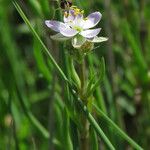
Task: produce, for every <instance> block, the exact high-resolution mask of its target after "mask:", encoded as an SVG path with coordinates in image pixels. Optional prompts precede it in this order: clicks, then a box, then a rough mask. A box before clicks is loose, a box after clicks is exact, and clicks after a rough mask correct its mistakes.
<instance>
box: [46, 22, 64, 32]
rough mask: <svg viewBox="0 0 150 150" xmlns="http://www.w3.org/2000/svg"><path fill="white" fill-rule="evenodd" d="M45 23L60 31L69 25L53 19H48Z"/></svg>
mask: <svg viewBox="0 0 150 150" xmlns="http://www.w3.org/2000/svg"><path fill="white" fill-rule="evenodd" d="M45 24H46V25H47V27H49V28H51V29H52V30H54V31H56V32H60V30H61V29H64V28H66V27H67V25H66V24H64V23H62V22H60V21H53V20H46V21H45Z"/></svg>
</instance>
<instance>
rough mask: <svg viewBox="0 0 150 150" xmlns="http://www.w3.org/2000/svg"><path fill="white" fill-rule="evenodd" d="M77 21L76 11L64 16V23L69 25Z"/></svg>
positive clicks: (70, 11)
mask: <svg viewBox="0 0 150 150" xmlns="http://www.w3.org/2000/svg"><path fill="white" fill-rule="evenodd" d="M66 13H68V12H66ZM74 19H75V15H74V10H72V9H71V10H69V13H68V15H67V16H66V15H64V22H65V23H68V22H72V21H73V20H74Z"/></svg>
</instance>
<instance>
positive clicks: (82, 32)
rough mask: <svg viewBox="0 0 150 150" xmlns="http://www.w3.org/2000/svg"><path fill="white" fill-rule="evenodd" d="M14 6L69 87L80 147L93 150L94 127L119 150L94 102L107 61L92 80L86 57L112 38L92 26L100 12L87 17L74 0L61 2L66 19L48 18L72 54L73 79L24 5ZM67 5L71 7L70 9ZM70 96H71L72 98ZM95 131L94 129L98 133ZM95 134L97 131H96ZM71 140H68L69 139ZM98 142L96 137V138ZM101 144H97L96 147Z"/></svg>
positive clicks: (98, 18) (70, 61)
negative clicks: (98, 116) (96, 115)
mask: <svg viewBox="0 0 150 150" xmlns="http://www.w3.org/2000/svg"><path fill="white" fill-rule="evenodd" d="M13 4H14V6H15V7H16V9H17V11H18V12H19V14H20V15H21V17H22V18H23V20H24V21H25V23H26V24H27V25H28V27H29V29H30V30H31V32H32V33H33V35H34V37H35V38H36V39H37V40H38V41H39V43H40V44H41V46H42V48H43V50H44V52H46V54H47V55H48V57H49V59H50V61H51V63H52V64H53V66H54V67H55V69H56V70H57V71H58V73H59V75H60V76H61V77H62V79H63V81H64V82H65V83H66V86H68V95H67V99H68V100H71V96H69V95H72V98H73V104H75V105H73V106H70V105H66V106H65V107H66V108H65V109H64V114H65V115H64V116H65V119H66V120H67V123H66V124H67V127H69V120H68V112H69V114H71V116H73V118H72V119H73V120H75V119H77V120H76V123H78V124H77V126H78V131H79V141H80V142H79V143H80V149H81V150H82V149H84V150H89V149H90V144H89V143H90V142H89V141H90V138H89V134H90V127H92V130H93V129H94V131H96V133H97V135H99V137H100V138H101V139H102V140H103V141H104V143H105V144H106V146H107V147H108V148H109V149H111V150H115V147H114V145H113V144H112V142H111V141H110V140H109V138H108V137H107V136H106V134H105V133H104V131H103V130H102V129H101V127H100V126H99V125H98V123H97V122H96V120H95V119H94V117H93V115H94V114H93V108H96V109H97V107H95V106H94V105H93V99H94V97H93V93H94V92H95V90H96V89H97V87H98V86H99V84H100V83H101V82H102V80H103V79H104V75H105V62H104V59H103V58H102V59H101V61H100V69H101V70H100V72H98V73H96V74H93V75H92V77H91V78H90V79H89V77H88V72H87V70H88V68H87V67H86V66H87V65H86V56H87V55H90V53H91V51H92V50H93V49H94V44H95V43H100V42H104V41H107V40H108V39H107V38H105V37H98V36H97V35H98V34H99V32H100V30H101V29H100V28H96V29H91V28H93V27H95V26H96V25H97V24H98V22H99V21H100V19H101V16H102V15H101V13H100V12H94V13H91V14H90V15H88V16H87V17H84V11H83V10H81V9H79V8H78V7H76V6H72V4H71V3H69V2H65V3H61V7H62V8H63V9H64V8H65V11H64V13H63V19H64V22H59V21H57V20H46V21H45V24H46V26H47V27H49V28H51V29H52V30H54V31H56V32H58V33H57V34H56V35H52V36H51V39H52V40H57V41H63V42H64V43H65V45H66V47H65V48H64V49H66V50H67V53H66V55H68V60H69V66H68V68H69V69H70V78H68V77H67V75H66V74H65V73H64V72H63V71H62V69H61V68H60V67H59V65H58V64H57V63H56V61H55V60H54V58H53V57H52V55H51V54H50V52H49V50H48V49H47V47H46V46H45V44H44V43H43V42H42V40H41V38H40V37H39V35H38V34H37V32H36V31H35V30H34V28H33V27H32V25H31V23H30V21H29V20H28V19H27V17H26V16H25V14H24V12H23V11H22V9H21V8H20V6H19V5H18V4H17V3H16V2H13ZM66 8H67V10H66ZM69 98H70V99H69ZM69 107H72V109H74V110H75V115H74V112H72V111H71V110H70V108H69ZM97 111H98V113H100V114H101V115H102V116H103V118H105V119H106V121H108V123H109V124H110V125H111V126H113V127H114V128H115V130H116V131H118V132H119V133H120V136H121V137H122V138H124V139H125V140H126V141H128V142H129V143H130V144H131V145H132V146H133V148H135V149H137V150H142V148H141V147H140V146H139V145H138V144H136V143H135V142H134V141H133V140H132V139H131V138H129V137H128V136H127V135H126V134H125V133H124V132H123V131H122V130H121V129H119V128H118V127H117V126H116V125H115V124H114V123H113V121H111V120H110V119H109V118H108V117H107V116H106V115H105V114H104V113H103V112H102V111H101V110H99V109H97ZM76 116H77V117H76ZM65 130H66V133H68V131H67V130H68V129H65ZM94 131H93V132H94ZM93 136H94V137H95V134H94V133H93ZM66 138H69V135H68V134H67V135H66ZM67 140H68V139H66V141H67ZM68 141H69V143H68V144H70V146H69V147H68V149H72V145H71V143H70V140H68ZM95 141H96V140H95ZM95 147H97V146H95Z"/></svg>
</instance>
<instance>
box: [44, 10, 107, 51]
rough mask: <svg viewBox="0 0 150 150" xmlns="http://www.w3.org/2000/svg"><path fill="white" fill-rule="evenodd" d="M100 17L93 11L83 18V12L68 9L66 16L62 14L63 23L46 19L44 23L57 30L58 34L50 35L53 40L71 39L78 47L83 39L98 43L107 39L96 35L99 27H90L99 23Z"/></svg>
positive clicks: (99, 14)
mask: <svg viewBox="0 0 150 150" xmlns="http://www.w3.org/2000/svg"><path fill="white" fill-rule="evenodd" d="M101 17H102V15H101V13H100V12H94V13H91V14H90V15H89V16H87V17H86V18H83V14H81V13H78V14H76V13H75V10H69V13H68V16H66V15H64V23H63V22H59V21H55V20H46V21H45V24H46V25H47V27H49V28H51V29H52V30H54V31H56V32H58V34H56V35H53V36H51V38H52V39H53V40H58V41H64V40H68V39H72V44H73V46H74V47H75V48H80V46H81V45H82V44H84V42H85V41H89V42H92V43H99V42H103V41H106V40H107V38H104V37H97V35H98V34H99V32H100V30H101V28H96V29H91V28H93V27H95V26H96V25H97V24H98V23H99V21H100V19H101Z"/></svg>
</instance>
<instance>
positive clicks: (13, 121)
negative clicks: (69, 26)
mask: <svg viewBox="0 0 150 150" xmlns="http://www.w3.org/2000/svg"><path fill="white" fill-rule="evenodd" d="M18 3H19V5H20V6H21V8H22V9H23V11H24V12H25V14H26V15H27V16H28V18H29V20H30V21H31V23H32V25H33V26H34V28H35V30H36V31H37V33H38V34H39V35H40V37H41V38H42V40H43V41H44V43H45V44H46V45H47V47H48V48H49V50H50V52H51V53H52V55H53V56H54V58H55V59H56V60H57V62H58V63H59V65H60V66H61V67H62V68H64V61H65V60H64V59H65V58H64V54H63V53H64V52H63V45H62V44H59V43H58V42H54V41H52V40H51V39H50V35H51V34H53V32H52V31H51V30H49V29H48V28H47V27H46V26H45V24H44V21H45V20H47V19H51V18H52V17H53V16H54V10H55V9H56V8H58V4H57V2H55V1H50V0H20V1H18ZM73 4H74V5H77V6H78V7H79V8H82V9H83V10H85V14H86V15H88V14H89V13H91V12H94V11H100V12H101V13H102V15H103V17H102V19H101V22H100V23H99V24H98V27H101V28H102V31H101V33H100V35H101V36H106V37H108V38H109V40H108V41H107V42H105V43H101V44H99V45H97V46H99V47H97V48H96V49H95V50H93V52H92V53H91V54H90V55H88V56H87V58H86V61H87V62H86V64H87V69H89V66H93V68H94V69H95V72H96V71H97V70H99V68H98V64H99V60H100V57H101V56H104V58H105V62H106V77H105V80H104V81H103V83H102V84H101V85H100V86H99V88H98V89H97V92H95V98H96V99H103V100H104V102H105V105H106V110H105V112H106V113H107V114H108V116H109V117H110V118H111V119H112V120H113V121H114V122H115V123H116V124H117V125H118V126H119V127H120V128H121V129H123V130H124V131H125V132H126V133H127V134H128V135H129V136H130V137H131V138H133V139H134V140H135V141H136V142H137V143H138V144H139V145H141V146H142V147H143V148H144V149H145V150H148V149H149V148H150V1H149V0H111V1H110V0H92V1H91V0H74V1H73ZM57 18H59V11H56V15H55V17H54V19H57ZM41 49H42V48H41V45H40V44H39V42H38V41H37V40H36V39H35V38H34V37H33V36H32V34H31V32H30V30H29V29H28V27H27V26H26V25H25V23H24V22H23V20H22V19H21V17H20V16H19V14H18V13H17V11H16V9H15V7H14V6H13V4H12V1H10V0H0V150H4V149H6V150H14V149H16V150H19V149H20V150H27V149H32V150H38V149H39V150H42V149H56V150H57V149H58V150H59V149H64V148H62V145H64V144H65V143H64V141H65V140H64V138H65V134H64V130H62V129H65V128H66V127H68V126H67V124H66V120H65V119H64V118H65V117H66V116H65V117H64V115H65V113H64V105H65V104H64V97H65V94H64V83H63V81H62V79H61V78H60V77H59V76H58V74H57V73H56V70H55V68H54V67H53V66H52V64H51V63H50V61H49V59H48V58H47V57H46V56H45V54H44V53H43V52H42V50H41ZM97 106H100V104H99V101H97ZM98 120H99V124H100V125H101V127H102V128H103V130H104V131H105V133H106V134H107V136H108V137H109V139H110V141H112V143H113V144H114V145H115V147H116V149H117V150H124V149H125V150H126V149H128V150H129V149H132V148H131V147H130V146H129V145H128V143H127V142H125V141H124V140H123V139H122V138H120V137H119V136H118V134H117V133H116V132H115V131H113V129H112V132H109V131H108V124H107V123H106V122H105V121H104V120H103V119H102V120H100V118H98ZM71 125H72V126H75V124H74V122H73V121H71ZM68 128H69V127H68ZM49 133H50V134H51V137H49ZM72 139H74V138H73V137H72ZM100 141H101V140H100ZM73 142H75V140H73ZM100 145H101V149H107V148H105V145H104V144H103V142H100Z"/></svg>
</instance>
